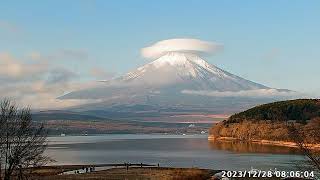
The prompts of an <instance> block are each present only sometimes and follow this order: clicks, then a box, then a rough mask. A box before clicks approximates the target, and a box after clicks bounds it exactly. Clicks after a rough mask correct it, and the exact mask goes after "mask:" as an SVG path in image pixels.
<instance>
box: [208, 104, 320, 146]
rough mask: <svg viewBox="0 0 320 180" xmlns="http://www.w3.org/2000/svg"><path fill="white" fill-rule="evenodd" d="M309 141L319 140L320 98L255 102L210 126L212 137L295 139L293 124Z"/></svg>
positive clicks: (317, 141) (318, 141) (271, 139)
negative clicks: (266, 102) (255, 104)
mask: <svg viewBox="0 0 320 180" xmlns="http://www.w3.org/2000/svg"><path fill="white" fill-rule="evenodd" d="M292 126H293V127H295V129H298V130H299V131H298V133H299V134H296V136H298V135H299V136H301V137H303V138H304V139H305V140H306V141H307V142H308V143H315V144H320V100H319V99H297V100H290V101H280V102H275V103H269V104H264V105H260V106H256V107H254V108H251V109H249V110H246V111H244V112H240V113H238V114H234V115H232V116H231V117H230V118H229V119H228V120H224V121H222V122H220V123H218V124H216V125H214V126H213V127H212V128H211V129H210V136H211V138H221V137H228V138H232V139H240V140H249V141H252V140H269V141H292V134H291V132H290V127H292Z"/></svg>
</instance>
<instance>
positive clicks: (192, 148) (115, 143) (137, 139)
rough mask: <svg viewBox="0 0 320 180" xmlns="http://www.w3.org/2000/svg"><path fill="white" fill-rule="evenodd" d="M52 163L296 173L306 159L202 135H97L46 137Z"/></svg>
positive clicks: (281, 150) (284, 151)
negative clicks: (209, 138)
mask: <svg viewBox="0 0 320 180" xmlns="http://www.w3.org/2000/svg"><path fill="white" fill-rule="evenodd" d="M46 153H47V154H48V155H49V156H50V157H52V158H53V159H55V160H56V162H55V163H54V164H100V163H101V164H102V163H124V162H130V163H147V164H158V163H159V164H160V166H171V167H200V168H210V169H227V170H248V169H251V167H253V168H257V169H262V170H268V169H274V168H277V169H278V170H295V169H296V167H297V166H296V165H297V164H299V163H301V162H303V161H304V160H305V158H304V157H303V156H301V155H299V154H298V153H297V152H296V150H295V149H294V148H288V147H278V146H270V145H258V144H249V143H239V142H209V141H208V140H207V136H204V135H185V136H183V135H134V134H122V135H114V134H110V135H99V136H65V137H49V147H48V149H47V151H46Z"/></svg>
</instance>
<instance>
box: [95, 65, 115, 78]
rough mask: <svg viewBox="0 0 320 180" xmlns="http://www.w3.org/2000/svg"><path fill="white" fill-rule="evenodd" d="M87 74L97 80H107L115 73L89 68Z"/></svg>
mask: <svg viewBox="0 0 320 180" xmlns="http://www.w3.org/2000/svg"><path fill="white" fill-rule="evenodd" d="M89 73H90V75H91V76H93V77H95V78H97V79H99V80H108V79H111V78H112V77H114V76H115V73H112V72H108V71H106V70H104V69H102V68H100V67H94V68H91V69H90V71H89Z"/></svg>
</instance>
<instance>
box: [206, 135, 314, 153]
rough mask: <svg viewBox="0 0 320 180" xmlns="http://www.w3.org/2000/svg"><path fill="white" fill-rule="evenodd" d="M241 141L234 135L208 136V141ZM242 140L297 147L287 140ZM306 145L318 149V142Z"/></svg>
mask: <svg viewBox="0 0 320 180" xmlns="http://www.w3.org/2000/svg"><path fill="white" fill-rule="evenodd" d="M216 140H217V141H243V140H240V139H237V138H234V137H218V138H217V137H214V136H212V135H209V136H208V141H216ZM243 142H249V143H255V144H262V145H273V146H283V147H292V148H298V146H297V144H296V143H295V142H288V141H271V140H264V139H260V140H258V139H253V140H245V141H243ZM307 146H308V147H309V148H310V149H312V150H317V151H320V144H307Z"/></svg>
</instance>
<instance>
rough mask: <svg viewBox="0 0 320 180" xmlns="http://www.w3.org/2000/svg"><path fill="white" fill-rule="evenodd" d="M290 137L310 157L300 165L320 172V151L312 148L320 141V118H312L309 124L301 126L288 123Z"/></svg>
mask: <svg viewBox="0 0 320 180" xmlns="http://www.w3.org/2000/svg"><path fill="white" fill-rule="evenodd" d="M287 128H288V133H289V138H290V139H291V140H292V141H293V142H295V143H296V144H297V146H298V148H299V149H300V151H301V152H302V154H303V155H305V156H306V157H307V158H308V163H307V164H303V167H302V166H301V164H300V165H299V167H300V168H304V169H309V170H314V171H316V173H317V174H318V175H319V174H320V152H319V151H316V150H314V149H313V148H312V144H318V143H320V118H315V119H313V120H311V121H310V122H309V123H308V124H307V125H304V126H299V125H295V124H294V123H291V124H288V125H287Z"/></svg>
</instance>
